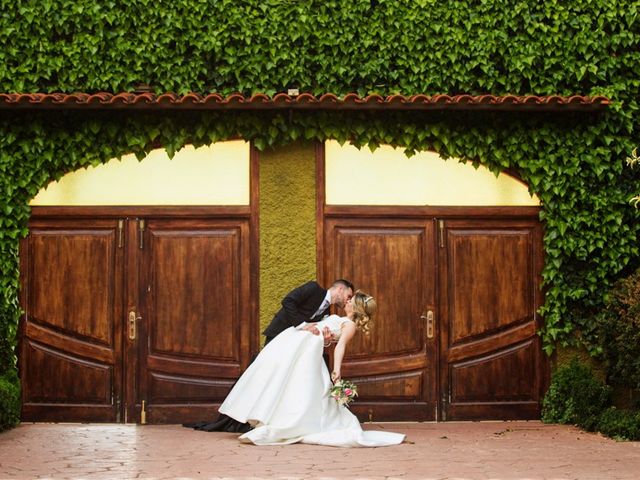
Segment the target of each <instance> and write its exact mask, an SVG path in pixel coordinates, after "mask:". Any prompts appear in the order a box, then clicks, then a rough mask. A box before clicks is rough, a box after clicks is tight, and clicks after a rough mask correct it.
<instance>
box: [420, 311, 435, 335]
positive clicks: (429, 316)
mask: <svg viewBox="0 0 640 480" xmlns="http://www.w3.org/2000/svg"><path fill="white" fill-rule="evenodd" d="M420 318H421V319H422V320H426V321H427V328H426V330H427V338H433V311H432V310H428V311H427V314H426V315H424V314H422V315H420Z"/></svg>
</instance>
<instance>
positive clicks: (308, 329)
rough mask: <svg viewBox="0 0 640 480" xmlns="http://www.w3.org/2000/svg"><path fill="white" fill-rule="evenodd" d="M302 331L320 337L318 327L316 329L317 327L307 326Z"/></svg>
mask: <svg viewBox="0 0 640 480" xmlns="http://www.w3.org/2000/svg"><path fill="white" fill-rule="evenodd" d="M302 330H305V331H307V332H311V333H313V334H314V335H320V330H318V327H316V326H315V325H307V326H305V327H302Z"/></svg>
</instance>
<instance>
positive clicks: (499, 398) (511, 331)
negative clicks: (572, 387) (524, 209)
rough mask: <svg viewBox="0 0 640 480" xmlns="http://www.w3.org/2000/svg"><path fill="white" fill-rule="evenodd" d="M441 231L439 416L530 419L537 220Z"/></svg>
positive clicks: (534, 380)
mask: <svg viewBox="0 0 640 480" xmlns="http://www.w3.org/2000/svg"><path fill="white" fill-rule="evenodd" d="M443 230H444V231H443V235H444V236H445V238H446V241H445V244H444V245H442V247H443V248H441V249H440V266H441V277H440V278H441V289H440V290H441V310H442V315H443V319H444V325H446V326H447V328H442V329H441V330H440V333H441V335H440V344H441V347H442V348H441V390H442V392H443V394H444V395H443V403H444V411H443V419H448V420H454V419H455V420H466V419H490V418H504V419H516V418H538V416H539V402H540V398H541V391H542V378H541V374H540V372H541V358H540V355H541V351H540V344H539V339H538V336H537V335H536V330H537V328H538V325H537V315H536V311H537V309H538V307H539V306H540V291H539V287H538V285H539V278H540V265H541V259H540V255H541V252H540V245H541V230H540V226H539V223H538V222H537V221H533V220H531V221H524V220H484V221H483V220H447V221H446V222H445V223H444V225H443Z"/></svg>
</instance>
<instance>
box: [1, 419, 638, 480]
mask: <svg viewBox="0 0 640 480" xmlns="http://www.w3.org/2000/svg"><path fill="white" fill-rule="evenodd" d="M364 428H365V429H388V430H391V431H396V432H403V433H406V434H407V436H408V439H409V440H410V441H411V442H413V443H404V444H402V445H398V446H393V447H384V448H359V449H356V448H353V449H341V448H332V447H320V446H314V445H289V446H278V447H256V446H253V445H245V444H241V443H240V442H238V441H237V439H236V437H237V435H236V434H231V433H207V432H198V431H194V430H189V429H186V428H183V427H181V426H177V425H157V426H156V425H145V426H135V425H114V424H22V425H20V426H19V427H17V428H15V429H13V430H10V431H8V432H4V433H1V434H0V478H1V479H2V480H10V479H11V480H14V479H15V480H22V479H43V480H44V479H51V480H63V479H64V480H67V479H69V480H76V479H78V480H79V479H87V480H89V479H91V480H93V479H110V480H112V479H140V480H164V479H180V480H190V479H209V480H240V479H243V480H245V479H246V480H262V479H278V480H298V479H313V480H333V479H345V480H395V479H398V480H418V479H420V480H436V479H437V480H440V479H442V480H444V479H447V480H467V479H469V480H470V479H474V480H475V479H487V480H488V479H491V480H534V479H535V480H538V479H549V480H568V479H571V480H573V479H579V480H591V479H593V480H617V479H625V480H626V479H629V480H631V479H634V480H635V479H640V442H616V441H614V440H611V439H607V438H605V437H602V436H601V435H598V434H592V433H585V432H582V431H580V430H579V429H577V428H574V427H568V426H560V425H544V424H542V423H540V422H471V423H464V422H459V423H458V422H448V423H381V424H375V423H374V424H366V425H365V426H364Z"/></svg>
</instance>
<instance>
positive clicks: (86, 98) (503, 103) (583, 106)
mask: <svg viewBox="0 0 640 480" xmlns="http://www.w3.org/2000/svg"><path fill="white" fill-rule="evenodd" d="M610 104H611V101H610V100H609V99H608V98H606V97H603V96H595V97H588V96H581V95H573V96H569V97H563V96H559V95H552V96H516V95H412V96H404V95H389V96H386V97H385V96H381V95H368V96H366V97H361V96H359V95H357V94H355V93H349V94H347V95H345V96H343V97H338V96H337V95H334V94H332V93H325V94H323V95H320V96H315V95H312V94H310V93H301V94H300V95H295V96H293V95H288V94H286V93H278V94H276V95H274V96H273V97H270V96H268V95H265V94H262V93H258V94H255V95H253V96H250V97H247V96H244V95H242V94H239V93H234V94H231V95H228V96H222V95H219V94H217V93H211V94H208V95H201V94H198V93H189V94H186V95H176V94H174V93H163V94H160V95H158V94H154V93H148V92H145V93H117V94H113V93H106V92H100V93H91V94H90V93H72V94H64V93H0V109H78V108H82V109H148V110H166V109H184V110H258V109H272V110H273V109H282V108H284V109H300V110H445V109H446V110H449V109H458V110H587V111H589V110H591V111H593V110H603V109H605V108H606V107H607V106H608V105H610Z"/></svg>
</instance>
